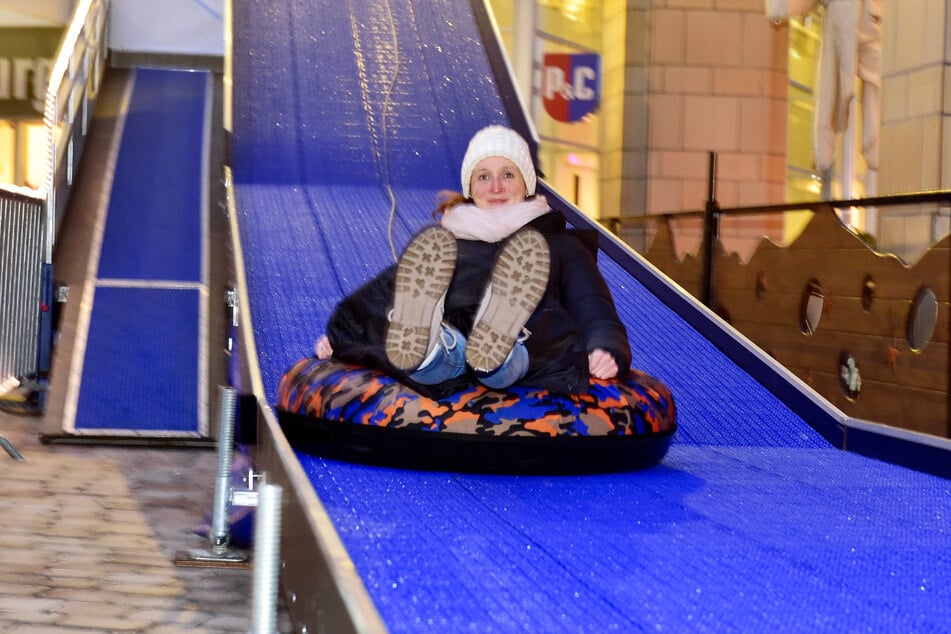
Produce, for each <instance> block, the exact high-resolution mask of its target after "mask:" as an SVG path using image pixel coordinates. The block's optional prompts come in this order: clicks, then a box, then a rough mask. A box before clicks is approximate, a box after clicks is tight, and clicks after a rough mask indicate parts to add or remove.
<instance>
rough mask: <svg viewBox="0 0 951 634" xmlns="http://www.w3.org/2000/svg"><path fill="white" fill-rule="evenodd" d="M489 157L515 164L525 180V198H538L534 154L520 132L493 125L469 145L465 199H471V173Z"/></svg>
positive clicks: (464, 174)
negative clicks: (499, 157)
mask: <svg viewBox="0 0 951 634" xmlns="http://www.w3.org/2000/svg"><path fill="white" fill-rule="evenodd" d="M490 156H501V157H502V158H507V159H508V160H510V161H512V162H513V163H515V167H517V168H518V171H519V172H521V173H522V178H523V179H524V180H525V189H526V195H528V196H534V195H535V182H536V177H535V166H534V165H533V164H532V153H531V152H530V151H529V149H528V143H526V142H525V139H523V138H522V137H521V136H520V135H519V133H518V132H516V131H515V130H512V129H510V128H506V127H503V126H500V125H490V126H488V127H485V128H482V129H481V130H479V131H478V132H476V133H475V134H474V135H473V136H472V139H471V140H470V141H469V148H468V149H467V150H466V155H465V156H464V157H463V159H462V195H463V196H465V197H466V198H471V196H470V189H469V186H470V184H471V183H472V171H473V170H474V169H475V166H476V165H478V163H479V161H481V160H482V159H485V158H489V157H490Z"/></svg>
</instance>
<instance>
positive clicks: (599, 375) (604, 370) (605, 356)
mask: <svg viewBox="0 0 951 634" xmlns="http://www.w3.org/2000/svg"><path fill="white" fill-rule="evenodd" d="M617 371H618V367H617V361H615V360H614V355H612V354H611V353H610V352H608V351H606V350H602V349H601V348H595V349H594V350H592V351H591V352H589V353H588V374H590V375H591V376H593V377H594V378H596V379H613V378H614V377H616V376H617Z"/></svg>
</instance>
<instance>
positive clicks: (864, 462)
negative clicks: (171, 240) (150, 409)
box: [233, 0, 951, 632]
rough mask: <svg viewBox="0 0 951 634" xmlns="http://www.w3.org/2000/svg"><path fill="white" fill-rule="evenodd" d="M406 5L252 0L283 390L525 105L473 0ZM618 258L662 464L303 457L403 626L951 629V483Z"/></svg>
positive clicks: (262, 302)
mask: <svg viewBox="0 0 951 634" xmlns="http://www.w3.org/2000/svg"><path fill="white" fill-rule="evenodd" d="M387 7H388V3H386V2H383V1H382V0H362V1H353V2H349V3H348V4H347V5H346V7H345V8H344V7H343V6H341V5H340V4H339V3H337V2H332V1H330V0H323V1H319V2H312V1H305V0H296V1H291V2H285V1H283V0H281V1H278V0H269V1H266V2H257V3H246V4H243V5H241V6H240V7H236V12H235V24H234V38H235V56H234V62H235V71H234V86H235V101H234V103H235V126H234V138H233V151H234V156H233V166H234V176H235V196H236V203H237V211H238V219H239V224H240V229H241V239H242V248H243V252H244V255H245V259H246V264H247V271H246V272H247V276H248V291H249V295H250V302H251V314H252V317H253V323H252V324H251V325H252V327H253V329H254V336H255V340H256V344H257V348H258V351H259V359H258V361H259V363H260V369H261V374H262V380H263V382H264V386H265V389H266V391H267V394H268V395H271V397H272V398H273V394H274V393H275V391H276V386H277V382H278V380H279V378H280V376H281V374H282V373H283V372H284V371H285V370H286V369H287V368H288V367H289V366H290V365H291V364H292V363H293V362H294V361H296V360H297V359H298V358H300V357H301V356H304V355H307V354H309V353H310V351H311V350H312V347H313V341H314V340H315V339H316V338H317V337H318V336H319V335H320V334H321V333H322V330H323V327H324V324H325V322H326V319H327V317H328V316H329V314H330V311H331V310H332V309H333V307H334V305H335V304H336V303H337V301H339V299H340V298H342V297H343V295H344V294H345V293H346V292H348V291H349V290H351V289H353V288H355V287H356V286H358V285H359V284H362V283H363V282H364V281H366V280H367V279H369V277H370V276H371V275H373V274H374V273H376V272H377V271H378V270H379V269H380V268H382V267H383V266H385V265H386V264H388V263H389V262H391V260H392V258H391V255H390V238H389V236H388V234H387V227H388V224H389V211H390V201H389V198H388V196H387V190H386V185H387V184H390V185H392V187H393V192H394V195H395V200H396V214H395V217H394V219H393V227H394V229H393V234H392V240H393V243H394V244H395V245H396V247H397V250H399V249H400V248H401V247H402V245H403V244H405V242H406V240H407V239H408V236H409V235H411V234H412V233H413V232H415V231H416V230H417V229H418V228H420V227H422V226H424V225H426V224H429V223H431V222H432V220H431V217H430V210H431V209H432V207H433V199H434V195H435V193H436V191H438V190H439V189H443V188H453V189H455V188H458V182H457V181H458V172H457V166H458V165H459V163H460V162H461V159H462V155H463V153H464V151H465V146H466V143H467V141H468V138H469V136H470V135H471V133H472V132H473V131H475V130H476V129H478V128H479V127H482V126H483V125H486V124H488V123H493V122H503V123H504V122H506V121H507V119H506V116H505V114H504V112H505V110H504V108H503V105H502V102H501V98H500V96H499V89H498V85H497V84H496V83H495V81H494V78H493V75H492V72H491V69H490V67H489V62H488V60H487V57H486V52H485V49H484V47H483V45H482V42H481V40H480V38H479V35H478V30H477V29H476V25H475V23H474V20H473V15H472V14H471V13H470V11H469V8H468V6H467V5H466V4H465V3H459V2H451V1H449V0H443V1H440V0H429V1H422V0H416V1H412V2H408V3H405V6H404V7H402V8H401V10H400V12H399V13H398V14H397V15H393V16H392V18H393V20H395V22H394V23H392V24H391V22H390V18H391V16H390V15H389V13H388V11H387ZM331 87H332V88H331ZM391 87H392V90H390V88H391ZM388 95H389V99H388V98H387V96H388ZM624 264H625V265H627V263H624ZM601 267H602V270H603V272H604V274H605V277H606V279H607V280H608V283H609V285H610V287H611V289H612V292H613V293H614V295H615V299H616V301H617V304H618V309H619V312H620V313H621V315H622V318H623V320H624V322H625V324H627V327H628V330H629V334H630V336H631V341H632V345H633V352H634V365H635V366H636V367H639V368H641V369H644V370H646V371H648V372H650V373H651V374H653V375H655V376H657V377H658V378H660V379H661V380H663V381H664V382H665V383H667V384H668V385H669V386H670V387H671V388H672V390H673V392H674V395H675V397H676V398H677V404H678V412H679V423H680V430H679V432H678V435H677V437H676V439H675V442H674V446H673V447H672V449H671V451H670V454H669V455H668V457H667V458H666V459H665V460H664V463H663V464H662V465H661V466H660V467H659V468H657V469H654V470H650V471H645V472H636V473H630V474H615V475H610V476H587V477H584V478H569V477H565V478H546V477H498V476H492V477H488V476H482V477H480V476H474V475H457V474H448V473H419V472H412V471H397V470H388V469H382V468H373V467H367V466H359V465H351V464H344V463H338V462H333V461H327V460H322V459H318V458H313V457H311V456H307V455H303V454H300V455H299V456H298V457H299V459H300V462H301V464H302V465H303V467H304V469H305V470H306V471H307V473H308V474H309V476H310V478H311V481H312V483H313V486H314V488H315V490H316V491H317V493H318V495H319V497H320V499H321V500H322V502H323V503H324V505H325V506H326V508H327V510H328V512H329V514H330V517H331V519H332V520H333V522H334V524H335V526H336V528H337V531H338V532H339V534H340V536H341V539H342V540H343V542H344V544H345V546H346V547H347V549H348V552H349V554H350V557H351V558H352V560H353V562H354V564H355V566H356V568H357V570H358V571H359V572H360V574H361V575H362V577H363V579H364V581H365V584H366V586H367V589H368V592H369V594H370V596H371V598H372V600H373V601H374V602H375V604H376V606H377V608H378V610H379V612H380V615H381V616H382V618H383V621H384V622H385V624H386V625H387V627H388V628H389V629H390V630H391V631H394V632H426V631H430V632H447V631H448V632H462V631H473V632H489V631H493V632H524V631H532V632H556V631H576V632H585V631H590V632H605V631H623V632H638V631H652V632H653V631H744V632H745V631H788V632H799V631H816V630H829V631H916V632H925V631H943V630H946V628H947V623H949V622H951V613H949V612H951V550H949V549H948V548H947V545H948V544H951V541H949V537H951V522H949V517H951V508H949V507H951V483H949V482H948V481H947V480H942V479H939V478H936V477H933V476H927V475H923V474H921V473H917V472H913V471H909V470H906V469H903V468H901V467H895V466H892V465H888V464H884V463H880V462H876V461H874V460H870V459H866V458H862V457H859V456H855V455H850V454H847V453H844V452H842V451H839V450H837V449H834V448H833V447H831V446H830V445H829V444H828V443H827V442H826V440H825V439H824V438H823V437H822V436H820V435H819V434H818V433H817V432H816V431H815V430H814V429H813V428H812V427H811V426H810V424H809V421H805V420H803V419H802V418H801V417H800V416H799V415H797V414H796V413H795V412H794V411H792V410H791V409H790V407H789V406H788V405H787V404H786V403H784V402H782V401H780V400H779V399H778V398H777V397H776V396H775V395H774V394H773V393H771V392H770V391H768V390H767V389H766V388H765V387H763V386H762V385H761V384H760V383H758V382H757V381H756V380H755V379H754V378H753V377H752V376H751V375H750V374H749V373H748V372H747V371H746V370H744V369H743V368H741V367H739V366H738V365H737V364H736V363H735V362H733V361H731V359H730V358H729V357H728V356H727V355H726V354H724V353H723V352H722V351H721V350H720V349H719V348H718V347H717V346H716V345H714V344H713V343H712V342H711V341H710V340H708V339H707V338H706V337H704V336H703V335H701V334H700V333H699V332H698V331H697V330H696V329H694V328H693V327H692V326H691V325H690V324H689V323H688V322H687V321H686V320H685V319H684V317H683V316H682V315H679V314H678V313H676V312H675V311H674V310H673V309H671V308H670V307H669V306H668V305H666V304H665V303H664V302H663V301H661V300H660V299H658V297H656V296H655V295H654V294H652V293H651V292H650V291H648V290H647V289H646V288H645V287H644V286H643V285H642V284H641V282H639V281H638V280H637V279H635V278H634V277H632V276H631V274H629V273H628V272H626V269H625V268H624V266H622V265H621V263H619V262H614V261H612V260H611V259H610V258H609V257H606V256H603V257H602V258H601Z"/></svg>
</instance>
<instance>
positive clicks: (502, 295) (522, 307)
mask: <svg viewBox="0 0 951 634" xmlns="http://www.w3.org/2000/svg"><path fill="white" fill-rule="evenodd" d="M550 263H551V258H550V254H549V251H548V243H547V242H546V241H545V238H544V237H543V236H542V235H541V234H540V233H539V232H537V231H535V230H533V229H528V230H522V231H519V232H518V233H516V234H515V235H513V236H512V237H511V238H509V240H508V242H506V243H505V245H504V246H503V247H502V250H501V251H500V252H499V255H498V259H497V260H496V263H495V267H494V268H493V269H492V280H491V281H490V283H489V288H488V289H487V290H486V292H487V293H488V300H487V303H486V305H485V310H484V311H482V314H481V315H480V316H479V317H478V319H477V321H476V323H475V324H474V325H473V327H472V332H471V333H470V334H469V341H468V343H467V344H466V363H468V364H469V366H470V367H471V368H472V369H474V370H476V371H477V372H492V371H494V370H496V369H498V367H499V366H500V365H502V363H504V362H505V359H506V358H508V355H509V353H510V352H511V351H512V346H514V345H515V341H516V339H517V338H518V336H519V334H521V332H522V328H523V327H524V326H525V323H526V322H527V321H528V319H529V317H531V316H532V313H533V312H535V308H536V307H537V306H538V302H539V301H541V299H542V296H543V295H544V294H545V288H546V287H547V286H548V273H549V266H550Z"/></svg>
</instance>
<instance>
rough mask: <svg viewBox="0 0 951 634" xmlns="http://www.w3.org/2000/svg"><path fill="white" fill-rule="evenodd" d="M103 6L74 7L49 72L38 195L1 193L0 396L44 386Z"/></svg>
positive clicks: (104, 24) (101, 41)
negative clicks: (63, 231) (61, 243)
mask: <svg viewBox="0 0 951 634" xmlns="http://www.w3.org/2000/svg"><path fill="white" fill-rule="evenodd" d="M108 15H109V0H79V2H77V4H76V6H75V8H74V10H73V14H72V17H71V19H70V24H69V25H68V26H67V29H66V31H65V34H64V36H63V39H62V41H61V42H60V46H59V49H58V51H57V54H56V59H55V61H54V62H53V65H52V68H51V70H50V77H49V84H48V87H47V93H46V100H45V107H44V117H43V119H44V125H45V127H46V134H47V139H48V146H47V169H46V174H45V176H44V179H43V184H42V186H41V188H40V189H39V190H33V189H27V188H22V187H14V186H3V185H0V327H2V332H0V394H3V393H5V392H7V391H9V390H10V389H11V387H16V386H17V385H19V384H20V383H21V381H22V380H23V379H24V378H32V379H37V380H40V381H45V379H46V376H47V375H48V373H49V368H50V361H51V356H52V338H53V332H52V328H53V320H52V310H51V307H52V303H53V271H52V267H53V246H54V244H55V241H56V236H57V231H58V228H59V226H60V222H61V220H62V217H63V213H64V210H65V208H66V203H67V201H68V200H69V194H70V190H71V188H72V185H73V178H74V176H75V172H76V168H77V166H78V164H79V158H80V156H81V154H82V150H83V145H84V143H85V139H86V135H87V133H88V129H89V123H90V120H91V117H92V111H93V107H94V105H95V100H96V96H97V94H98V91H99V85H100V83H101V80H102V77H103V73H104V72H105V66H106V65H105V61H106V55H107V49H108V46H107V44H108V42H107V40H108V38H107V29H108Z"/></svg>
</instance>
